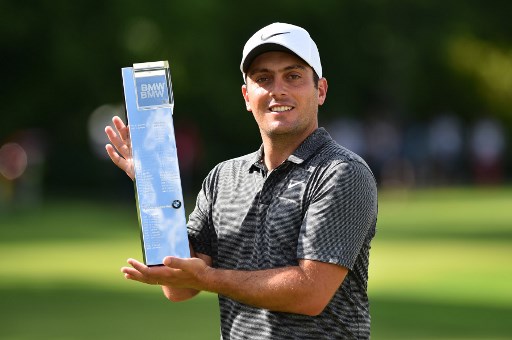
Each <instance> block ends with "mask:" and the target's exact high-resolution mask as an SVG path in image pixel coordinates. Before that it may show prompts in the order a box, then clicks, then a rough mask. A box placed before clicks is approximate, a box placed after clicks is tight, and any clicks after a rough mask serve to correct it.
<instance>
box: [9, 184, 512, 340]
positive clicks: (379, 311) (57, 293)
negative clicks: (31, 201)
mask: <svg viewBox="0 0 512 340" xmlns="http://www.w3.org/2000/svg"><path fill="white" fill-rule="evenodd" d="M511 207H512V190H510V189H471V188H459V189H443V190H421V191H411V192H391V191H382V192H381V194H380V200H379V222H378V232H377V236H376V238H375V240H374V242H373V244H372V253H371V265H370V282H369V294H370V298H371V308H372V338H373V339H505V338H509V336H510V334H512V325H511V324H510V317H511V316H512V290H511V289H510V282H512V271H511V270H510V269H511V265H510V259H511V256H510V255H512V248H511V245H512V209H511ZM137 228H138V227H137V219H136V216H135V212H134V206H133V205H131V204H130V205H127V206H123V205H113V204H105V203H101V202H96V203H91V202H81V201H76V200H65V201H53V202H50V203H46V204H45V205H44V206H42V207H40V208H37V209H31V210H28V211H17V212H10V213H7V212H3V213H2V214H1V215H0V268H1V270H0V301H2V303H1V304H0V305H1V307H0V338H1V339H90V338H97V339H117V338H123V339H140V338H147V337H148V336H150V337H151V338H154V339H163V338H166V339H199V340H200V339H217V338H219V336H218V334H219V314H218V307H217V300H216V296H214V295H213V294H207V293H202V294H200V295H199V296H198V297H197V298H195V299H193V300H190V301H186V302H181V303H177V304H173V303H170V302H167V301H166V300H165V298H163V296H162V295H161V292H160V289H159V288H158V287H154V286H145V285H140V284H137V283H134V282H130V281H127V280H124V279H123V277H122V274H121V273H120V271H119V268H120V267H121V266H123V265H124V264H125V260H126V258H128V257H138V258H140V244H139V240H138V229H137Z"/></svg>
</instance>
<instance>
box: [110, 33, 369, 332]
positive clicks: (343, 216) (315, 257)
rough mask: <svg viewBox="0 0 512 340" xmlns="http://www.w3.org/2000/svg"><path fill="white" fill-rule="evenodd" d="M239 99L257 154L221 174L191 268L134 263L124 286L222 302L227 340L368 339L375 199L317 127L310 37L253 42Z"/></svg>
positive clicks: (276, 36) (350, 160)
mask: <svg viewBox="0 0 512 340" xmlns="http://www.w3.org/2000/svg"><path fill="white" fill-rule="evenodd" d="M240 68H241V71H242V73H243V76H244V80H245V84H244V85H243V86H242V95H243V98H244V100H245V105H246V108H247V110H248V111H250V112H252V114H253V116H254V118H255V120H256V122H257V124H258V127H259V130H260V134H261V138H262V141H263V144H262V146H261V148H260V149H259V150H258V151H256V152H254V153H251V154H249V155H246V156H243V157H240V158H236V159H231V160H228V161H225V162H222V163H220V164H218V165H217V166H216V167H215V168H214V169H213V170H212V171H211V172H210V173H209V174H208V176H207V178H206V179H205V181H204V182H203V186H202V189H201V191H200V192H199V195H198V197H197V203H196V207H195V209H194V211H193V212H192V214H191V215H190V217H189V222H188V234H189V241H190V245H191V251H192V254H194V255H193V256H194V257H193V258H188V259H179V258H175V257H167V258H165V259H164V265H165V266H161V267H146V266H145V265H144V264H142V263H140V262H138V261H136V260H133V259H129V260H128V263H129V264H130V265H131V267H124V268H122V272H123V273H124V275H125V277H126V278H127V279H131V280H136V281H140V282H143V283H147V284H159V285H161V286H162V289H163V292H164V294H165V296H166V297H167V298H168V299H169V300H171V301H181V300H185V299H188V298H191V297H193V296H195V295H196V294H197V293H198V292H200V291H209V292H214V293H217V294H218V296H219V305H220V314H221V334H222V338H223V339H225V340H227V339H334V338H339V339H366V338H369V336H370V314H369V304H368V297H367V279H368V262H369V249H370V241H371V239H372V238H373V236H374V234H375V225H376V220H377V189H376V183H375V179H374V177H373V175H372V173H371V171H370V169H369V168H368V166H367V165H366V163H365V162H364V161H363V160H362V159H361V158H360V157H359V156H357V155H355V154H354V153H352V152H350V151H348V150H347V149H345V148H343V147H341V146H339V145H338V144H336V142H334V141H333V140H332V139H331V138H330V136H329V134H328V133H327V132H326V131H325V130H324V129H322V128H318V107H319V106H320V105H322V104H323V103H324V101H325V99H326V94H327V80H326V79H325V78H323V77H322V66H321V63H320V56H319V53H318V49H317V47H316V45H315V43H314V42H313V40H312V39H311V37H310V36H309V34H308V33H307V31H305V30H304V29H302V28H300V27H297V26H293V25H288V24H282V23H274V24H271V25H269V26H266V27H264V28H262V29H261V30H260V31H258V32H256V33H255V34H254V35H253V36H252V37H251V38H250V39H249V40H248V41H247V43H246V45H245V48H244V50H243V57H242V63H241V65H240ZM114 123H115V126H116V129H117V133H116V132H115V131H114V130H113V129H112V128H109V127H107V128H106V133H107V135H108V136H109V138H110V140H111V142H112V144H113V145H114V146H115V147H116V149H117V150H118V151H119V153H120V154H121V155H119V154H118V153H117V152H116V151H115V149H114V147H113V146H112V145H107V152H108V154H109V155H110V157H111V158H112V160H113V162H114V163H115V164H117V165H118V166H119V167H120V168H121V169H123V170H124V171H125V172H126V173H127V174H128V175H129V176H130V177H131V178H132V179H133V177H134V176H133V169H132V161H131V158H130V150H129V134H128V129H127V127H126V126H124V124H123V123H122V121H121V120H120V119H119V118H117V117H115V118H114Z"/></svg>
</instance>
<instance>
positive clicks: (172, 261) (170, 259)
mask: <svg viewBox="0 0 512 340" xmlns="http://www.w3.org/2000/svg"><path fill="white" fill-rule="evenodd" d="M163 264H164V265H165V266H166V267H168V268H172V269H184V268H185V267H186V260H184V259H181V258H179V257H174V256H167V257H165V258H164V260H163Z"/></svg>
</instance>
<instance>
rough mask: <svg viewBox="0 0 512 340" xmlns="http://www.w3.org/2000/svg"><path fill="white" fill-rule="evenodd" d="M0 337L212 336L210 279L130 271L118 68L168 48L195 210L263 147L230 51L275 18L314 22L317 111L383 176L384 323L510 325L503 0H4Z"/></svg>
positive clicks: (431, 334)
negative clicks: (200, 193)
mask: <svg viewBox="0 0 512 340" xmlns="http://www.w3.org/2000/svg"><path fill="white" fill-rule="evenodd" d="M0 13H2V20H1V21H0V42H1V44H0V52H1V56H2V66H3V67H2V77H1V91H0V99H1V102H2V105H1V106H0V110H1V113H2V114H1V117H2V122H1V123H0V253H1V254H0V255H1V257H0V268H1V270H0V301H1V304H0V338H2V339H4V338H5V339H43V338H47V339H89V338H104V339H111V338H125V339H132V338H133V339H135V338H141V337H147V336H149V335H151V336H152V337H154V338H169V339H215V338H218V310H217V302H216V297H215V296H214V295H212V294H202V295H200V297H199V298H197V299H194V300H191V301H187V302H182V303H178V304H172V303H169V302H166V300H165V299H164V298H163V296H162V295H161V294H160V291H159V288H157V287H150V286H142V285H137V284H136V283H133V282H128V281H126V280H124V279H123V278H122V275H121V273H120V271H119V268H120V267H121V266H123V265H124V263H125V260H126V258H128V257H139V258H140V245H139V239H138V230H137V228H138V227H137V218H136V215H135V202H134V197H133V186H132V183H131V182H130V180H129V179H128V178H127V177H126V176H125V175H123V174H122V173H121V172H120V171H119V170H118V169H117V168H116V167H115V166H113V165H112V164H111V163H110V161H109V160H108V159H107V158H106V157H105V152H104V144H105V143H106V139H105V137H104V132H103V129H104V126H105V125H106V124H109V120H110V117H111V116H112V115H114V114H117V115H121V116H122V115H124V112H123V102H124V98H123V92H122V82H121V68H122V67H127V66H131V65H132V64H133V63H135V62H144V61H156V60H169V62H170V65H171V74H172V80H173V86H174V95H175V101H176V106H175V125H176V133H177V143H178V151H179V157H180V167H181V170H182V179H183V186H184V189H185V194H186V197H187V202H188V204H186V206H187V210H188V211H190V210H191V209H192V207H193V202H194V199H195V194H196V193H197V190H198V189H199V187H200V185H201V181H202V179H203V178H204V176H205V175H206V173H207V172H208V171H209V169H211V168H212V167H213V166H214V165H215V164H216V163H218V162H219V161H222V160H225V159H228V158H232V157H236V156H239V155H241V154H245V153H249V152H251V151H253V150H255V149H256V148H257V147H258V146H259V144H260V137H259V133H258V131H257V126H256V124H255V123H254V121H253V119H252V117H251V115H250V114H249V113H248V112H246V111H245V106H244V103H243V100H242V97H241V92H240V86H241V85H242V77H241V74H240V71H239V66H238V65H239V62H240V58H241V53H242V48H243V45H244V43H245V41H246V40H247V39H248V38H249V37H250V36H251V35H252V34H253V33H254V32H255V31H256V30H257V29H259V28H261V27H262V26H264V25H266V24H269V23H271V22H275V21H280V22H289V23H293V24H297V25H300V26H303V27H305V28H306V29H308V31H309V32H310V34H311V35H312V37H313V38H314V39H315V41H316V42H317V45H318V46H319V49H320V52H321V56H322V63H323V67H324V74H325V76H326V78H327V79H328V81H329V92H328V100H327V102H326V104H325V105H324V106H323V107H322V108H321V110H320V123H321V125H322V126H325V127H327V129H328V131H329V132H330V133H331V135H332V136H333V137H334V138H336V139H337V140H338V141H339V142H340V143H341V144H343V145H346V146H347V147H349V148H351V149H353V150H354V151H356V152H358V153H359V154H361V155H362V156H363V157H364V158H365V159H366V160H367V161H368V162H369V164H370V166H371V167H372V169H373V170H374V172H375V174H376V176H377V179H378V183H379V189H380V195H379V221H378V233H377V236H376V238H375V240H374V242H373V247H372V253H371V267H370V281H369V292H370V296H371V307H372V337H373V338H375V339H506V338H510V335H511V334H512V326H511V325H510V322H509V320H510V318H511V317H512V291H511V289H510V282H511V280H512V270H511V269H512V268H511V265H510V259H511V255H512V251H511V249H512V248H511V245H512V209H510V207H512V188H510V180H511V178H512V176H511V175H512V171H511V169H512V151H511V150H512V148H511V141H510V139H509V138H508V136H510V133H511V130H512V21H511V20H510V19H509V16H510V13H512V2H507V1H493V2H489V1H481V0H480V1H477V0H475V1H466V2H440V1H419V0H415V1H397V0H395V1H391V0H390V1H382V0H373V1H370V0H360V1H355V0H354V1H334V0H325V1H321V2H317V1H307V2H306V1H304V2H298V1H288V0H286V1H259V2H257V3H245V2H238V1H213V0H189V1H180V2H178V1H153V2H150V3H141V2H135V1H103V2H100V1H74V2H65V1H52V2H50V1H40V2H36V3H32V4H30V5H28V4H23V3H21V2H14V1H5V0H3V1H2V0H0Z"/></svg>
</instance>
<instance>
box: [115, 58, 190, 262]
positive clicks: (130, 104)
mask: <svg viewBox="0 0 512 340" xmlns="http://www.w3.org/2000/svg"><path fill="white" fill-rule="evenodd" d="M122 75H123V87H124V96H125V103H126V117H127V120H128V126H129V129H130V138H131V148H132V158H133V162H134V170H135V181H134V183H135V185H134V186H135V197H136V203H137V204H136V205H137V215H138V219H139V225H140V238H141V244H142V254H143V257H144V263H145V264H146V265H148V266H157V265H162V261H163V259H164V257H166V256H177V257H190V250H189V245H188V236H187V226H186V219H185V207H184V204H183V192H182V188H181V179H180V172H179V167H178V157H177V153H176V140H175V136H174V126H173V109H174V98H173V93H172V84H171V77H170V71H169V63H168V62H167V61H158V62H148V63H138V64H133V67H126V68H123V69H122Z"/></svg>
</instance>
